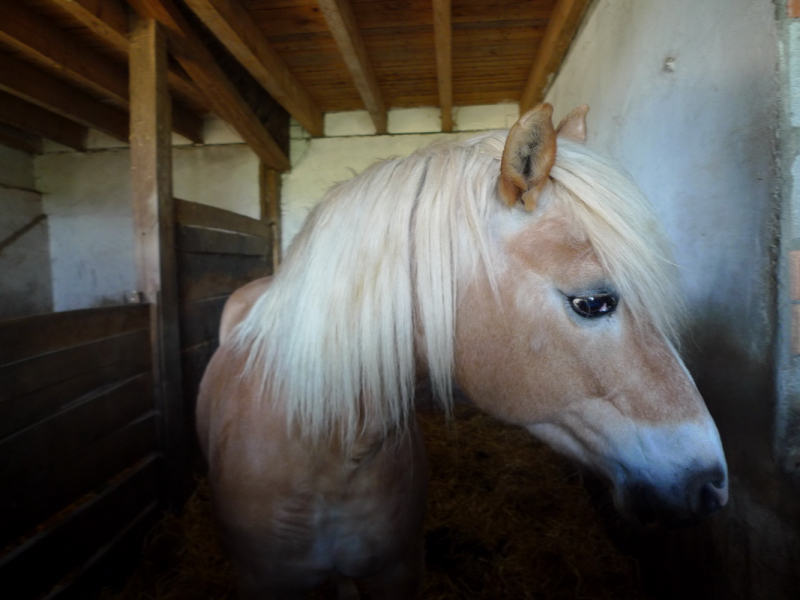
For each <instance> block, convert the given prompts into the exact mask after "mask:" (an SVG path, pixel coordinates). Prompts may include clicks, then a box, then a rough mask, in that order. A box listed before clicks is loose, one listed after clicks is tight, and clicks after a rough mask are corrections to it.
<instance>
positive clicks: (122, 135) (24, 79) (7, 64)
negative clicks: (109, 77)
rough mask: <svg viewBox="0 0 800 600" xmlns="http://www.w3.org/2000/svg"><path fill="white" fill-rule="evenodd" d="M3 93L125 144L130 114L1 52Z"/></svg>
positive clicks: (0, 76)
mask: <svg viewBox="0 0 800 600" xmlns="http://www.w3.org/2000/svg"><path fill="white" fill-rule="evenodd" d="M0 90H3V91H5V92H8V93H9V94H13V95H15V96H17V97H19V98H22V99H23V100H27V101H28V102H31V103H33V104H36V105H37V106H40V107H41V108H44V109H47V110H49V111H51V112H54V113H57V114H59V115H61V116H62V117H66V118H68V119H72V120H73V121H77V122H78V123H80V124H82V125H86V126H87V127H91V128H92V129H97V130H98V131H102V132H103V133H105V134H108V135H110V136H112V137H114V138H116V139H118V140H121V141H123V142H127V141H128V115H126V114H125V113H123V112H122V111H121V110H117V109H116V108H113V107H111V106H108V105H107V104H103V103H102V102H98V101H97V100H95V99H94V98H92V97H91V96H89V95H87V94H84V93H83V92H81V91H78V90H77V89H75V88H74V87H72V86H70V85H67V84H66V83H64V82H63V81H61V80H60V79H56V78H55V77H51V76H50V75H48V74H46V73H44V72H43V71H40V70H39V69H37V68H35V67H32V66H31V65H29V64H27V63H24V62H22V61H19V60H16V59H14V58H11V57H10V56H8V55H7V54H5V53H3V52H0Z"/></svg>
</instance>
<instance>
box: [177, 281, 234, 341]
mask: <svg viewBox="0 0 800 600" xmlns="http://www.w3.org/2000/svg"><path fill="white" fill-rule="evenodd" d="M228 298H229V296H228V295H227V294H226V295H224V296H216V297H214V298H206V299H205V300H198V301H196V302H188V303H186V304H182V305H181V348H182V349H184V350H185V349H187V348H191V347H193V346H197V345H198V344H202V343H204V342H207V341H209V340H214V339H217V338H218V337H219V322H220V319H221V317H222V309H223V308H224V306H225V302H226V301H227V300H228Z"/></svg>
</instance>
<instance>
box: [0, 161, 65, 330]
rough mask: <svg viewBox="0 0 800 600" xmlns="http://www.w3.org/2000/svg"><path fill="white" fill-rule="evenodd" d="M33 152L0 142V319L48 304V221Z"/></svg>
mask: <svg viewBox="0 0 800 600" xmlns="http://www.w3.org/2000/svg"><path fill="white" fill-rule="evenodd" d="M33 188H34V181H33V158H32V157H31V156H30V155H29V154H26V153H24V152H20V151H19V150H15V149H12V148H7V147H6V146H1V145H0V320H2V319H10V318H14V317H21V316H25V315H31V314H37V313H43V312H48V311H50V310H52V287H51V284H50V252H49V247H48V227H47V221H46V219H42V217H43V211H42V200H41V196H40V195H39V194H38V193H37V192H36V191H35V190H34V189H33Z"/></svg>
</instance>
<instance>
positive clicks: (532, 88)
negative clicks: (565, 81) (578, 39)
mask: <svg viewBox="0 0 800 600" xmlns="http://www.w3.org/2000/svg"><path fill="white" fill-rule="evenodd" d="M590 2H591V0H558V2H557V3H556V5H555V7H553V13H552V15H551V16H550V20H549V21H548V23H547V29H546V30H545V32H544V36H543V37H542V41H541V42H539V49H538V50H537V51H536V56H535V58H534V61H533V67H532V68H531V73H530V75H529V76H528V82H527V83H526V84H525V89H524V90H523V91H522V97H521V98H520V101H519V111H520V113H524V112H526V111H528V110H530V109H531V108H533V107H534V105H535V104H538V103H539V102H541V101H542V100H543V99H544V94H545V91H546V89H547V86H548V84H549V79H550V76H551V75H552V74H554V73H555V72H556V71H558V68H559V67H560V66H561V61H562V60H564V55H566V53H567V50H568V49H569V45H570V44H571V43H572V38H573V37H575V32H576V31H577V30H578V26H579V25H580V23H581V20H582V19H583V15H584V13H585V12H586V7H587V6H589V3H590Z"/></svg>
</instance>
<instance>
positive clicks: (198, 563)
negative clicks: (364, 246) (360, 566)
mask: <svg viewBox="0 0 800 600" xmlns="http://www.w3.org/2000/svg"><path fill="white" fill-rule="evenodd" d="M420 419H421V422H422V424H423V428H424V430H425V438H426V446H427V448H428V454H429V461H430V470H431V483H430V497H429V503H428V519H427V525H426V534H425V542H426V576H425V582H424V587H423V597H424V598H426V599H428V600H444V599H455V598H464V599H467V598H468V599H470V600H473V599H474V600H478V599H487V600H488V599H498V600H499V599H503V600H508V599H515V600H516V599H524V598H535V599H548V600H549V599H567V598H569V599H576V598H580V599H614V600H629V599H630V600H635V599H639V598H644V597H645V596H644V594H643V592H642V588H641V583H640V578H639V574H638V568H637V564H636V562H635V561H634V560H633V559H631V558H629V557H625V556H623V555H621V554H619V553H618V552H617V551H616V550H615V549H614V547H613V545H612V544H611V542H610V541H609V540H608V538H607V536H606V534H605V532H604V530H603V527H602V525H601V523H600V521H599V518H598V517H597V515H596V513H595V511H594V509H593V508H592V506H591V505H590V501H589V498H588V495H587V493H586V492H585V490H584V488H583V486H582V485H581V483H580V480H579V476H578V474H577V472H576V471H575V470H574V468H573V467H571V466H570V465H569V464H568V463H567V462H565V461H564V460H563V459H561V458H560V457H558V456H556V455H555V454H554V453H553V452H551V451H550V450H549V449H547V448H546V447H544V446H542V445H541V444H539V443H537V442H536V441H535V440H533V439H532V438H531V437H530V436H529V435H528V434H526V433H525V432H524V431H522V430H521V429H518V428H511V427H507V426H505V425H502V424H500V423H498V422H496V421H494V420H492V419H490V418H488V417H486V416H484V415H482V414H480V413H477V412H475V411H473V410H470V409H460V410H458V411H457V414H456V418H455V419H454V420H453V422H452V424H451V425H450V426H448V425H446V423H445V419H444V417H443V416H442V415H441V414H435V413H425V414H422V415H420ZM208 496H209V494H208V486H207V484H206V482H205V481H201V482H200V484H199V487H198V489H197V491H196V492H195V494H194V495H193V497H192V498H191V500H190V501H189V503H188V505H187V506H186V508H185V510H184V512H183V514H182V515H180V516H179V517H176V516H168V517H167V518H165V519H164V520H163V521H162V522H161V523H160V525H159V526H157V527H156V529H155V530H154V531H153V532H152V533H151V535H150V537H149V539H148V541H147V545H146V547H145V550H144V556H143V559H142V562H141V564H140V566H139V568H138V570H137V571H136V573H135V574H134V575H133V576H132V577H131V579H130V580H129V581H128V583H127V585H126V586H125V588H124V589H123V590H122V591H112V590H104V591H103V592H102V593H101V595H100V597H99V600H134V599H135V600H149V599H158V600H184V599H185V600H189V599H197V598H204V599H209V600H222V599H233V598H235V597H236V594H235V590H234V587H233V582H232V579H231V570H230V565H229V564H228V562H227V560H226V559H225V557H224V556H223V555H222V553H221V551H220V549H219V545H218V543H217V538H216V534H215V531H214V527H213V524H212V522H211V509H210V505H209V501H208ZM317 597H321V596H316V595H315V596H314V598H315V599H316V598H317ZM374 600H379V599H374Z"/></svg>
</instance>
